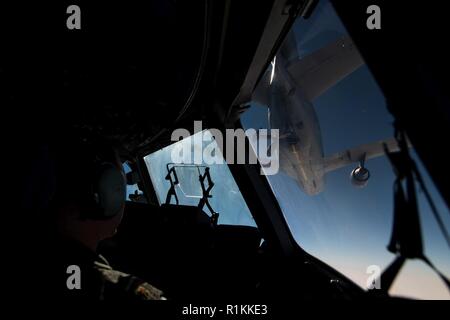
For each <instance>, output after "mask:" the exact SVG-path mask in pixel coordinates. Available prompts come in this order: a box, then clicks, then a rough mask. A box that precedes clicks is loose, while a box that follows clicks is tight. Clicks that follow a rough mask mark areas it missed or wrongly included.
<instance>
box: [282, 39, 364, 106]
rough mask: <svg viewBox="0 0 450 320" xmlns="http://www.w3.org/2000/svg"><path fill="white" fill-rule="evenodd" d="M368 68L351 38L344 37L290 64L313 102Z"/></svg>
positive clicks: (293, 75) (290, 67) (304, 92)
mask: <svg viewBox="0 0 450 320" xmlns="http://www.w3.org/2000/svg"><path fill="white" fill-rule="evenodd" d="M363 64H364V60H363V59H362V57H361V55H360V54H359V52H358V50H357V48H356V46H355V45H354V44H353V42H352V40H351V39H350V38H349V37H343V38H341V39H339V40H337V41H335V42H333V43H331V44H329V45H327V46H325V47H323V48H321V49H319V50H317V51H316V52H314V53H312V54H310V55H308V56H306V57H304V58H301V59H298V60H296V61H294V62H292V63H290V64H289V66H288V67H287V70H288V72H289V74H290V75H291V77H292V79H293V80H294V82H295V83H296V84H297V85H298V86H299V87H300V88H301V89H302V92H303V94H304V95H305V96H306V98H307V99H308V100H309V101H312V100H314V99H315V98H317V97H319V96H320V95H321V94H323V93H324V92H325V91H327V90H328V89H330V88H331V87H333V86H334V85H335V84H336V83H338V82H339V81H341V80H342V79H344V78H345V77H346V76H347V75H349V74H350V73H352V72H353V71H355V70H356V69H358V68H359V67H360V66H361V65H363Z"/></svg>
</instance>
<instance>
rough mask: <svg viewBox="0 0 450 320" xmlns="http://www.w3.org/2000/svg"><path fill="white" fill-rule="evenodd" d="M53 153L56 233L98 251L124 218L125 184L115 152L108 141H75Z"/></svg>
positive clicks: (66, 143) (56, 148)
mask: <svg viewBox="0 0 450 320" xmlns="http://www.w3.org/2000/svg"><path fill="white" fill-rule="evenodd" d="M54 152H55V159H56V165H55V168H56V170H55V172H56V174H55V177H56V180H55V181H56V188H55V193H54V196H53V198H52V208H53V212H54V215H55V216H54V217H55V222H56V228H57V231H58V232H59V233H60V234H61V235H62V236H64V237H67V238H70V239H73V240H76V241H79V242H81V243H82V244H84V245H85V246H87V247H89V248H90V249H92V250H94V251H95V250H96V247H97V244H98V243H99V241H101V240H103V239H105V238H108V237H110V236H112V235H114V233H115V231H116V228H117V227H118V226H119V224H120V222H121V220H122V216H123V211H124V206H125V196H126V180H125V175H124V172H123V169H122V165H121V162H120V159H119V157H118V154H117V152H116V149H115V148H114V147H113V146H112V144H110V143H108V142H105V141H101V142H98V141H96V142H84V141H77V140H75V141H70V142H69V141H66V142H64V143H63V145H61V146H57V147H55V151H54Z"/></svg>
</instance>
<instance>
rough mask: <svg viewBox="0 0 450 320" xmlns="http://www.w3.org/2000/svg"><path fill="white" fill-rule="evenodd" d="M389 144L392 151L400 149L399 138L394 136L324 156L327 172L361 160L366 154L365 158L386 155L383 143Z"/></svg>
mask: <svg viewBox="0 0 450 320" xmlns="http://www.w3.org/2000/svg"><path fill="white" fill-rule="evenodd" d="M384 143H385V144H386V145H387V148H388V150H389V151H390V152H396V151H398V150H399V146H398V143H397V140H395V138H394V137H392V138H389V139H386V140H380V141H376V142H372V143H367V144H363V145H360V146H359V147H356V148H353V149H349V150H345V151H343V152H338V153H335V154H333V155H331V156H330V157H325V158H324V160H323V161H324V170H325V172H330V171H334V170H337V169H340V168H342V167H345V166H347V165H349V164H352V163H355V162H359V161H360V160H361V159H362V158H363V157H364V154H365V159H366V160H368V159H371V158H376V157H380V156H382V155H384V154H385V153H384V148H383V144H384Z"/></svg>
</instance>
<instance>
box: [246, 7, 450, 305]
mask: <svg viewBox="0 0 450 320" xmlns="http://www.w3.org/2000/svg"><path fill="white" fill-rule="evenodd" d="M241 121H242V124H243V126H244V128H246V129H247V128H256V129H258V128H268V129H279V136H280V143H279V161H280V171H279V172H278V173H277V174H276V175H271V176H267V179H268V181H269V183H270V185H271V187H272V190H273V192H274V194H275V196H276V198H277V200H278V202H279V204H280V207H281V209H282V211H283V214H284V216H285V218H286V221H287V223H288V225H289V227H290V230H291V231H292V234H293V236H294V238H295V239H296V241H297V242H298V244H299V245H300V246H301V247H302V248H303V249H305V250H306V251H307V252H309V253H310V254H312V255H314V256H315V257H317V258H319V259H321V260H322V261H324V262H325V263H327V264H329V265H330V266H332V267H333V268H335V269H337V270H338V271H340V272H341V273H343V274H344V275H346V276H347V277H349V278H350V279H351V280H353V281H354V282H355V283H357V284H358V285H360V286H361V287H363V288H367V283H368V282H367V280H368V277H369V276H370V274H371V272H372V271H371V270H373V268H374V267H373V266H375V268H379V269H380V270H384V269H385V268H386V267H387V266H388V265H389V264H390V263H391V262H392V261H393V259H394V255H393V254H392V253H390V252H388V251H387V249H386V246H387V244H388V242H389V239H390V236H391V230H392V220H393V183H394V180H395V175H394V173H393V170H392V167H391V165H390V162H389V160H388V159H387V157H386V156H385V155H384V152H383V148H382V143H386V144H387V145H388V147H389V149H390V150H391V151H395V150H396V149H398V146H397V144H396V141H395V140H394V139H393V136H394V129H393V125H392V124H393V121H394V119H393V118H392V116H391V115H390V113H389V112H388V111H387V108H386V102H385V98H384V96H383V93H382V92H381V90H380V88H379V87H378V86H377V84H376V82H375V80H374V78H373V76H372V75H371V73H370V71H369V69H368V67H367V66H366V65H365V63H364V61H363V59H362V57H361V56H360V54H359V53H358V50H357V48H356V47H355V45H354V44H353V42H352V40H351V39H350V37H349V36H348V33H347V31H346V29H345V28H344V26H343V24H342V23H341V21H340V19H339V18H338V16H337V15H336V13H335V11H334V9H333V7H332V5H331V3H330V2H329V1H327V0H322V1H320V2H319V4H318V6H317V7H316V9H315V11H314V13H313V15H312V16H311V17H310V18H309V19H307V20H304V19H301V18H298V19H297V21H296V22H295V24H294V26H293V28H292V30H291V32H290V34H289V35H288V36H287V38H286V40H285V42H284V43H283V45H282V46H281V48H280V50H279V52H278V53H277V55H276V57H275V58H274V60H273V61H272V63H271V64H270V66H269V67H268V70H267V71H266V73H265V74H264V76H263V77H262V79H261V81H260V83H259V85H258V87H257V88H256V90H255V92H254V94H253V101H252V103H251V108H250V109H249V110H248V111H247V112H246V113H245V114H244V115H243V116H242V118H241ZM411 154H412V157H413V158H414V160H415V161H416V163H417V165H418V166H419V170H420V172H421V174H422V176H423V177H424V179H425V180H426V184H427V187H428V189H429V191H430V192H431V195H432V197H433V200H434V202H435V205H436V206H437V208H438V210H439V212H440V213H441V216H442V218H443V219H444V223H445V226H446V228H447V230H448V229H449V228H450V214H448V213H449V212H448V209H447V207H446V206H445V204H444V202H443V201H442V199H441V198H440V196H439V194H438V192H437V190H436V189H434V186H433V184H432V182H431V179H430V178H429V177H428V176H427V173H426V171H425V170H424V168H423V166H422V165H421V163H420V160H419V159H418V157H417V155H416V154H415V152H414V150H413V149H411ZM351 174H353V175H352V177H353V178H352V179H351V178H350V177H351ZM418 190H419V188H418ZM418 201H419V207H420V219H421V223H422V234H423V241H424V248H425V253H426V255H427V256H428V257H429V258H430V260H432V261H433V263H434V264H435V265H436V267H437V268H438V269H440V270H441V271H442V272H443V273H444V274H445V275H446V276H447V277H448V276H450V254H449V247H448V246H447V244H446V242H445V238H444V237H443V236H442V233H441V232H440V229H439V228H438V225H437V223H436V221H435V220H434V219H433V216H432V212H431V210H430V207H429V205H428V203H427V201H426V199H425V197H424V194H423V193H420V192H419V193H418ZM390 293H391V294H393V295H400V296H407V297H414V298H427V299H449V298H450V295H449V293H448V290H447V288H446V287H445V285H444V284H443V283H442V281H441V280H440V279H439V277H438V276H437V275H436V274H435V273H434V272H433V271H432V270H431V269H430V268H429V267H428V266H427V265H425V264H424V263H422V262H420V261H418V260H413V261H408V262H407V263H406V264H405V267H404V268H403V269H402V271H401V272H400V274H399V276H398V278H397V279H396V281H395V282H394V284H393V286H392V287H391V290H390Z"/></svg>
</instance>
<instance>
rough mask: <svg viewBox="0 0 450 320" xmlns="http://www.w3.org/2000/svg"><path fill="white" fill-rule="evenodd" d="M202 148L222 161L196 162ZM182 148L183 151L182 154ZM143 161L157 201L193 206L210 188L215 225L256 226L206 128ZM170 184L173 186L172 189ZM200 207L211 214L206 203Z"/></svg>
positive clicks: (209, 200) (201, 159)
mask: <svg viewBox="0 0 450 320" xmlns="http://www.w3.org/2000/svg"><path fill="white" fill-rule="evenodd" d="M206 148H211V149H214V150H216V151H215V152H217V153H218V154H215V157H216V159H217V158H218V157H220V159H222V160H223V161H215V162H211V161H207V160H208V159H204V158H203V157H200V160H199V161H196V156H195V155H196V154H197V155H198V154H200V155H202V154H203V151H204V150H205V149H206ZM183 150H187V152H185V153H184V154H183V152H182V151H183ZM144 160H145V163H146V165H147V169H148V171H149V174H150V177H151V180H152V183H153V186H154V188H155V190H156V194H157V197H158V201H159V203H160V204H163V203H172V204H175V203H176V201H177V200H178V204H180V205H191V206H197V205H198V204H199V202H200V201H201V200H202V196H203V190H208V187H212V188H211V189H210V190H209V195H210V196H211V197H208V199H207V200H208V201H207V202H208V203H209V205H210V207H211V209H212V211H213V212H216V213H218V214H219V216H218V224H231V225H246V226H254V227H256V223H255V221H254V219H253V217H252V215H251V213H250V211H249V209H248V207H247V204H246V203H245V200H244V198H243V197H242V194H241V192H240V190H239V188H238V186H237V184H236V182H235V180H234V178H233V176H232V174H231V172H230V169H229V168H228V165H227V163H226V162H225V160H224V158H223V156H222V154H221V153H220V151H219V148H218V146H217V144H216V142H215V140H214V138H213V136H212V135H211V133H210V132H209V131H208V130H205V131H201V132H199V133H196V134H194V135H192V136H190V137H188V138H185V139H183V140H181V141H178V142H176V143H174V144H172V145H170V146H168V147H165V148H163V149H161V150H158V151H156V152H154V153H151V154H149V155H147V156H146V157H145V158H144ZM205 160H206V161H205ZM207 162H208V163H207ZM210 163H212V164H210ZM200 177H202V180H203V181H202V182H200ZM171 183H173V185H174V189H173V192H171ZM202 183H203V188H202ZM203 210H204V211H205V213H207V214H210V215H211V214H212V212H211V210H210V208H209V207H208V205H207V204H206V203H205V205H204V206H203Z"/></svg>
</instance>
